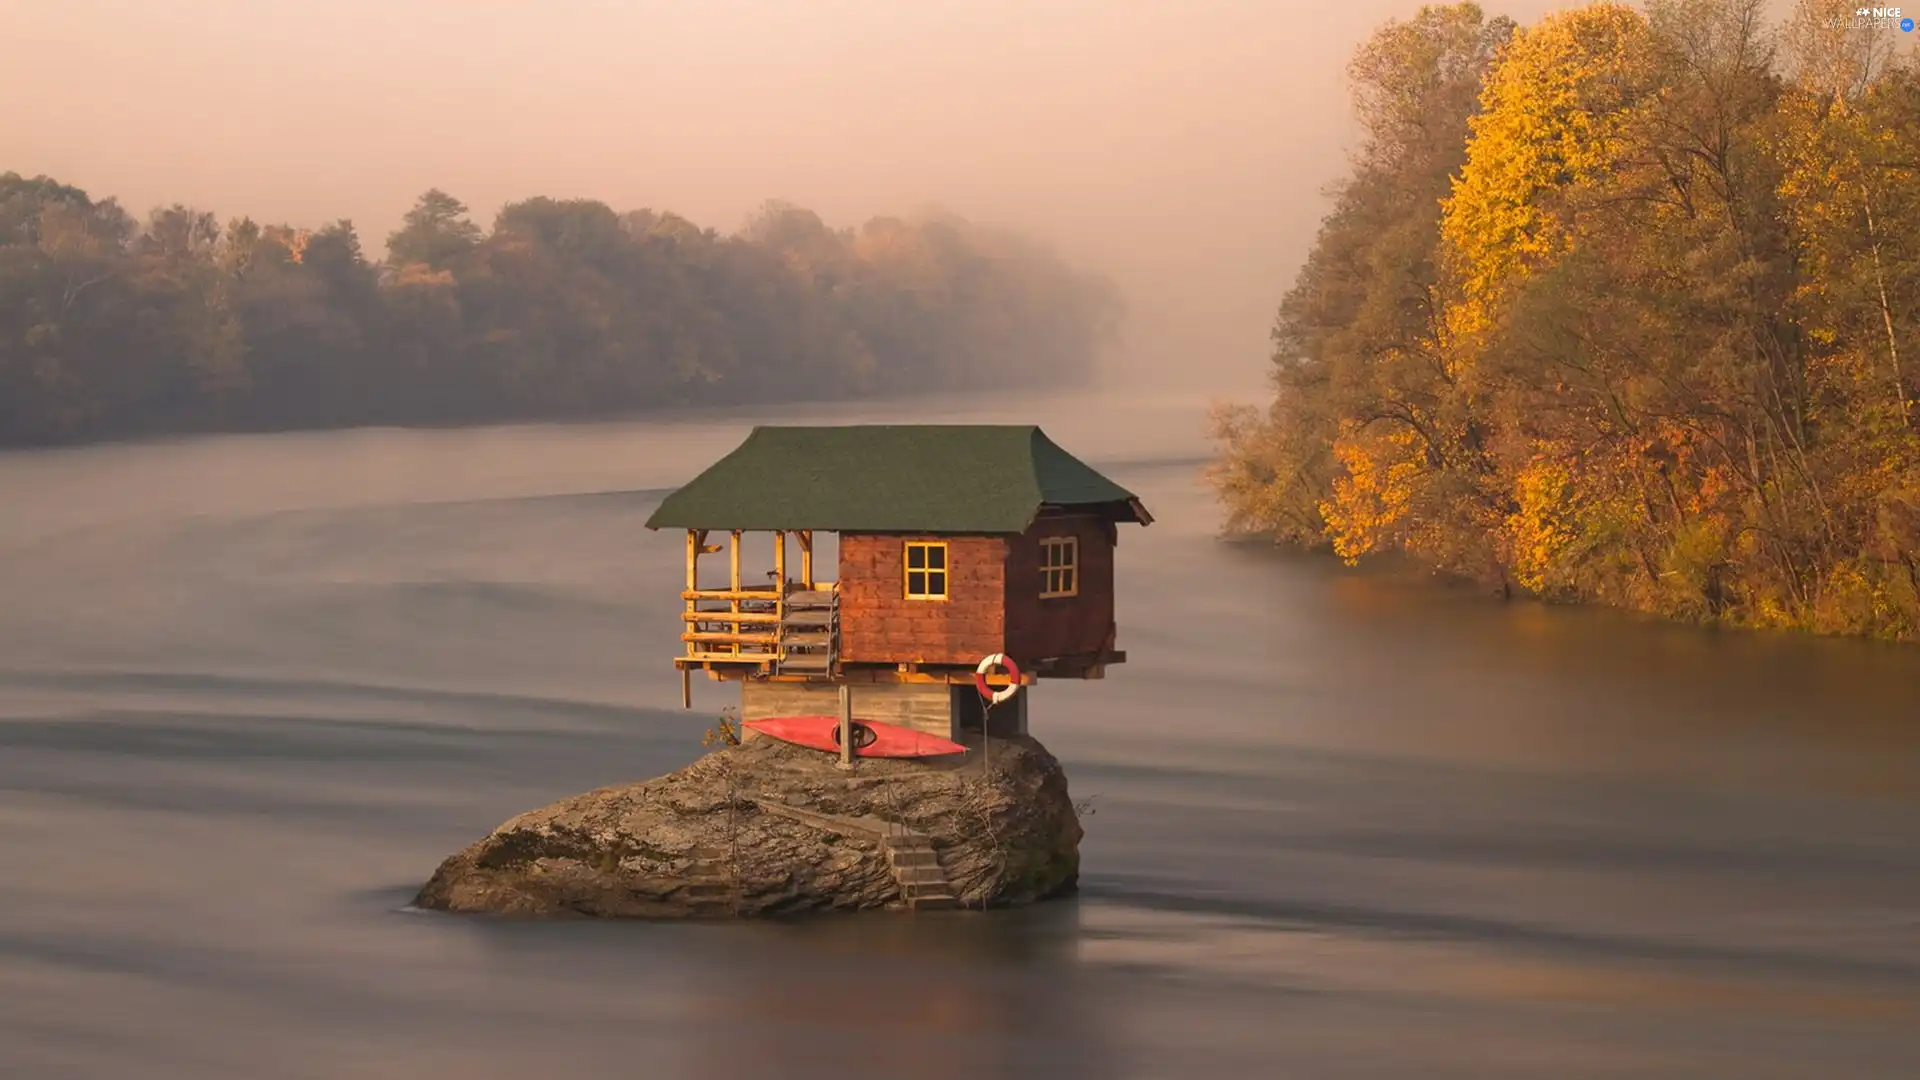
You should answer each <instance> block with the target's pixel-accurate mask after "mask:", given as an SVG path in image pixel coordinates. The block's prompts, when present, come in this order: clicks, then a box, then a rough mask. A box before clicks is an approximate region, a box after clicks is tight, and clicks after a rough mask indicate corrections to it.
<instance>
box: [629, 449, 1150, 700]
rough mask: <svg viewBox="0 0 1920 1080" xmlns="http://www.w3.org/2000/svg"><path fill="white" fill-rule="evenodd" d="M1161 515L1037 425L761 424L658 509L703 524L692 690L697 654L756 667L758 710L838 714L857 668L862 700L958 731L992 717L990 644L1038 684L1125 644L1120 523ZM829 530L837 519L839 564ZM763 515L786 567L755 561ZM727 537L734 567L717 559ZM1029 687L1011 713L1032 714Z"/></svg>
mask: <svg viewBox="0 0 1920 1080" xmlns="http://www.w3.org/2000/svg"><path fill="white" fill-rule="evenodd" d="M1152 520H1153V519H1152V518H1151V517H1150V516H1149V515H1148V514H1147V511H1146V508H1145V507H1143V506H1142V505H1141V504H1140V500H1139V499H1137V498H1135V497H1134V496H1133V494H1132V493H1131V492H1129V491H1127V490H1126V489H1125V488H1122V487H1120V486H1119V485H1118V484H1115V483H1114V482H1113V481H1111V480H1109V479H1107V478H1106V477H1104V476H1102V475H1100V474H1099V473H1098V472H1095V471H1094V470H1093V469H1092V468H1091V467H1089V466H1088V465H1086V464H1085V463H1084V462H1082V461H1080V460H1079V459H1078V458H1075V457H1074V456H1073V455H1071V454H1069V453H1067V452H1066V451H1065V450H1063V449H1061V448H1060V447H1059V446H1058V445H1056V444H1055V443H1054V442H1053V441H1052V440H1051V439H1049V438H1047V436H1046V434H1045V433H1044V432H1042V431H1041V430H1040V429H1039V428H1037V427H1033V426H997V425H996V426H982V425H869V426H854V427H759V428H755V429H754V431H753V433H752V434H751V435H750V436H748V438H747V440H746V442H744V443H743V444H741V445H740V447H739V448H738V449H736V450H734V451H733V452H732V453H730V454H728V455H727V456H726V457H724V458H722V459H720V461H718V462H716V463H715V464H714V465H713V466H712V467H710V468H708V469H707V470H706V471H705V472H703V473H701V474H700V475H699V476H696V477H695V478H694V479H693V480H692V481H690V482H689V483H688V484H687V485H686V486H685V487H682V488H680V489H679V490H677V491H675V492H673V493H672V494H671V495H669V496H668V497H667V498H666V499H665V500H664V501H663V502H662V503H661V504H660V508H659V509H658V510H656V511H655V512H654V514H653V516H652V517H651V518H650V519H648V521H647V527H648V528H649V529H661V528H678V529H685V530H687V547H686V553H687V558H686V564H687V576H686V588H685V590H684V591H683V592H682V593H681V598H682V599H683V600H684V601H685V604H686V607H685V610H684V611H683V612H682V614H681V619H682V621H683V623H684V632H683V633H682V634H681V641H682V642H683V644H684V645H685V649H684V651H683V653H682V655H680V656H677V657H675V658H674V664H675V666H677V667H678V668H679V669H680V671H681V676H682V701H683V704H690V699H691V694H690V690H689V688H688V686H687V684H686V682H685V680H686V679H688V678H690V676H691V673H692V672H693V671H694V670H695V669H702V670H705V671H706V672H707V673H708V674H709V675H710V676H711V677H713V678H717V679H735V680H740V681H741V683H742V688H741V716H742V719H746V720H752V719H757V718H761V717H768V716H782V715H811V714H832V713H833V712H835V711H836V705H835V704H834V702H835V699H837V698H838V696H839V688H840V687H841V686H843V685H844V686H850V687H852V691H851V692H852V694H853V698H854V701H853V710H854V713H855V715H856V716H857V717H859V718H861V719H875V720H884V721H887V722H890V723H901V724H906V725H908V726H912V727H916V728H919V729H921V730H926V731H932V732H935V733H937V734H941V735H944V736H946V737H950V738H957V737H960V735H961V734H963V733H964V732H965V731H967V730H970V729H971V730H978V729H980V728H981V727H982V726H983V723H984V720H983V716H982V709H981V705H980V699H979V696H978V694H977V692H976V691H975V688H974V669H975V667H976V665H978V664H979V663H980V661H981V660H982V658H984V657H986V656H989V655H992V654H994V653H1003V654H1005V655H1007V656H1009V657H1011V658H1012V659H1013V660H1014V661H1015V662H1016V663H1017V664H1018V666H1019V668H1020V672H1021V681H1022V683H1025V684H1031V683H1033V682H1035V681H1036V680H1043V679H1064V678H1072V679H1089V678H1091V679H1097V678H1101V677H1103V676H1104V674H1105V672H1106V669H1107V668H1108V667H1111V666H1112V665H1114V664H1118V663H1122V662H1124V661H1125V660H1126V653H1124V652H1122V651H1121V650H1120V649H1119V648H1118V624H1117V622H1116V620H1115V616H1114V548H1115V546H1116V544H1117V542H1118V539H1119V526H1120V525H1122V524H1127V523H1133V524H1139V525H1146V524H1149V523H1150V522H1151V521H1152ZM821 533H834V534H837V536H838V563H839V566H838V567H837V570H836V573H835V577H834V579H833V580H830V581H828V580H822V579H821V576H820V570H821V567H819V566H817V565H816V564H815V561H814V558H813V553H814V540H815V537H816V536H817V535H818V534H821ZM747 534H770V540H769V541H766V542H764V544H765V546H764V550H765V553H766V555H767V556H770V559H769V561H770V562H771V568H770V570H761V569H758V568H754V569H749V568H748V567H747V566H745V565H744V564H743V560H745V559H747V558H748V550H747V549H748V548H749V547H754V548H758V547H760V546H761V545H760V544H757V543H750V542H749V540H748V539H747ZM722 552H725V553H726V564H725V565H726V576H725V579H724V581H723V582H718V583H716V582H713V581H711V580H708V579H706V578H704V577H703V575H702V570H703V564H702V562H701V557H702V556H703V555H708V556H712V555H719V554H721V553H722ZM712 561H717V560H710V561H709V564H708V565H711V562H712ZM796 562H797V564H798V565H797V566H796V565H795V563H796ZM709 572H711V571H709ZM989 681H990V682H992V683H994V684H996V685H999V686H1005V685H1006V684H1007V679H1006V676H1005V675H1004V674H1002V675H1000V676H998V677H995V678H992V679H990V680H989ZM1027 696H1028V695H1027V694H1026V693H1021V694H1019V695H1017V696H1016V697H1015V698H1014V699H1013V701H1012V702H1011V703H1009V704H1008V705H1005V706H1001V707H999V708H996V709H994V710H992V713H993V716H992V723H991V726H992V729H993V730H994V731H996V732H999V731H1001V730H1009V731H1021V732H1024V730H1025V727H1026V716H1025V703H1026V698H1027Z"/></svg>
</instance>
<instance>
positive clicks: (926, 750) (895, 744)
mask: <svg viewBox="0 0 1920 1080" xmlns="http://www.w3.org/2000/svg"><path fill="white" fill-rule="evenodd" d="M745 726H746V727H750V728H752V729H753V730H755V731H757V732H759V733H760V734H762V735H771V736H773V737H774V738H776V739H781V740H784V741H786V742H790V743H793V744H794V745H796V746H805V747H809V748H811V749H814V750H825V751H827V752H829V753H834V754H837V753H839V752H840V718H839V717H837V716H776V717H771V718H769V719H766V720H749V721H747V722H746V725H745ZM966 752H967V748H966V747H964V746H961V745H960V744H959V743H957V742H954V741H952V740H950V739H943V738H941V737H940V736H938V735H929V734H927V733H926V732H924V731H915V730H914V729H913V728H910V727H901V726H900V725H899V724H883V723H880V722H879V721H877V720H855V721H854V722H853V756H855V757H894V758H902V757H904V758H912V757H940V756H942V755H944V754H964V753H966Z"/></svg>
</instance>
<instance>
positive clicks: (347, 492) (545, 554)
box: [0, 400, 1920, 1080]
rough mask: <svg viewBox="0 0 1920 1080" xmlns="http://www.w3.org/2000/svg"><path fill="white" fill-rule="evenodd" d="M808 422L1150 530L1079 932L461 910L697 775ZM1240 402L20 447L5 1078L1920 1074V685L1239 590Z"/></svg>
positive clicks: (1531, 624)
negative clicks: (979, 470) (984, 457)
mask: <svg viewBox="0 0 1920 1080" xmlns="http://www.w3.org/2000/svg"><path fill="white" fill-rule="evenodd" d="M757 419H779V420H796V419H798V420H810V421H819V420H827V419H846V420H875V419H886V420H892V421H902V420H914V419H945V420H956V419H969V420H1005V421H1012V420H1020V419H1038V420H1039V421H1040V422H1042V423H1043V424H1045V426H1046V427H1047V428H1048V430H1049V432H1050V433H1051V434H1053V435H1054V436H1055V438H1056V439H1057V440H1059V441H1061V442H1062V443H1064V444H1065V445H1066V446H1068V447H1069V448H1070V449H1072V450H1074V451H1075V452H1076V453H1079V454H1080V455H1081V456H1083V457H1085V458H1087V459H1088V460H1090V461H1093V462H1094V463H1096V464H1098V465H1100V466H1101V467H1103V468H1104V469H1106V470H1107V471H1109V472H1110V474H1111V475H1113V476H1114V477H1115V478H1116V479H1118V480H1120V481H1121V482H1122V483H1124V484H1126V485H1127V486H1129V487H1130V488H1132V489H1133V490H1134V491H1136V492H1138V493H1139V494H1140V495H1141V496H1142V497H1143V499H1144V501H1145V502H1146V504H1147V505H1148V507H1149V508H1150V509H1151V510H1152V511H1153V512H1154V514H1155V515H1156V516H1157V518H1158V520H1157V521H1156V523H1155V524H1154V525H1153V526H1151V527H1150V528H1146V529H1137V528H1130V529H1126V530H1124V531H1123V536H1122V541H1121V548H1120V553H1119V554H1120V571H1119V573H1120V582H1119V603H1120V623H1121V638H1122V640H1121V644H1122V647H1123V648H1125V649H1126V650H1127V651H1128V653H1129V662H1128V663H1127V664H1125V665H1123V666H1121V667H1118V668H1116V669H1114V671H1113V672H1112V674H1111V676H1110V677H1109V678H1108V679H1107V680H1105V681H1100V682H1087V683H1076V684H1058V683H1050V684H1046V685H1043V686H1041V687H1039V688H1038V689H1037V691H1036V692H1035V696H1034V699H1033V704H1032V708H1033V727H1034V731H1035V734H1036V735H1038V736H1039V737H1040V738H1041V739H1043V740H1044V741H1046V742H1047V743H1048V745H1049V746H1050V747H1051V748H1052V749H1053V750H1054V752H1055V753H1056V754H1058V755H1059V756H1060V758H1061V759H1062V760H1063V761H1064V762H1065V764H1066V766H1067V769H1068V772H1069V775H1070V777H1071V779H1072V785H1073V790H1074V794H1075V796H1076V797H1078V798H1087V797H1091V798H1092V799H1093V804H1092V805H1093V808H1094V811H1095V812H1094V814H1093V815H1092V816H1091V817H1089V818H1088V819H1087V821H1086V826H1087V839H1086V841H1085V845H1084V848H1083V856H1084V870H1083V877H1082V883H1083V893H1082V895H1081V897H1079V898H1078V899H1076V900H1072V901H1064V902H1059V903H1053V904H1046V905H1041V906H1038V907H1035V908H1032V909H1027V910H1022V911H1014V912H999V913H988V914H986V915H978V914H965V915H954V916H947V915H939V916H919V917H906V916H890V915H880V916H872V917H865V916H860V917H842V918H828V919H813V920H801V921H795V922H790V923H767V924H749V925H649V924H614V923H590V922H573V923H547V924H537V923H516V922H507V921H499V920H491V919H475V918H462V917H451V916H443V915H426V914H419V913H409V912H408V911H406V910H405V908H406V904H407V901H408V900H409V899H410V897H411V896H412V894H413V892H414V890H415V889H416V888H417V887H418V886H419V884H420V883H421V882H422V881H423V880H424V879H425V878H426V877H427V876H428V875H429V874H430V873H431V872H432V870H433V868H434V866H435V865H436V864H437V863H438V861H439V860H440V859H441V858H442V857H443V856H445V855H447V854H449V853H450V852H452V851H454V850H456V849H457V848H459V847H461V846H463V845H465V844H466V843H468V842H470V841H472V840H473V839H475V838H477V837H478V836H480V835H481V834H483V833H484V832H486V831H487V830H488V829H490V828H492V827H493V826H494V825H495V824H497V823H498V822H500V821H501V820H504V819H505V818H507V817H509V816H512V815H513V814H515V813H517V812H519V811H521V810H525V809H529V808H531V807H534V806H538V805H541V804H544V803H546V802H549V801H551V800H553V799H556V798H559V797H561V796H564V795H568V794H572V793H574V792H578V791H581V790H584V789H587V788H589V787H594V786H598V785H602V784H608V783H615V782H620V781H625V780H632V779H639V778H644V777H647V776H651V775H655V774H657V773H660V772H664V771H667V770H669V769H672V768H675V767H677V766H679V765H682V764H685V763H686V762H688V761H690V760H691V759H692V758H694V757H695V756H696V755H698V754H700V753H701V752H702V749H701V746H700V736H701V734H702V733H703V732H704V731H705V730H706V728H707V727H708V726H709V725H710V723H711V718H712V716H713V714H714V712H715V711H716V710H717V709H718V708H719V707H720V706H721V705H723V704H726V703H727V702H726V699H725V697H724V696H723V693H722V689H721V688H719V687H716V686H711V685H708V684H705V683H697V684H696V702H695V704H696V708H695V710H694V711H693V712H692V713H687V712H682V711H681V710H680V709H679V708H678V694H679V685H678V680H677V678H676V677H675V675H674V674H673V670H672V667H671V665H670V664H669V662H668V658H669V656H670V655H671V654H672V652H673V651H674V649H675V647H676V644H677V643H676V642H675V640H674V635H675V634H677V632H678V622H677V620H676V617H675V611H676V608H677V604H678V601H677V599H676V593H677V591H678V589H679V587H680V586H679V582H680V575H681V563H680V560H681V557H682V555H681V552H682V545H683V542H682V538H681V537H680V536H678V535H670V534H667V533H660V534H650V533H648V532H646V531H645V529H644V528H642V522H643V521H644V520H645V518H646V516H647V514H648V513H649V512H650V511H651V509H652V507H653V505H654V504H655V502H656V501H657V500H658V498H659V496H660V494H661V492H662V491H663V489H668V488H670V487H672V486H673V485H675V484H677V483H679V482H681V481H684V480H685V479H686V478H687V477H689V476H690V475H691V474H692V473H693V472H695V471H697V470H698V469H699V468H700V467H702V466H704V465H705V464H706V463H707V462H709V461H711V460H712V459H714V458H716V457H718V456H719V455H720V454H722V453H724V452H725V451H726V450H727V449H729V448H730V447H731V446H732V445H733V444H735V443H736V442H737V441H738V439H739V438H741V437H742V436H743V435H744V433H745V431H746V429H747V427H748V426H749V424H750V423H752V422H754V421H755V420H757ZM1205 451H1206V446H1205V444H1204V442H1203V440H1202V437H1201V411H1200V403H1198V402H1188V401H1180V400H1158V401H1149V402H1124V401H1067V400H1063V401H1055V402H1042V403H1039V404H1036V405H1034V406H1033V407H1031V408H1029V409H1026V410H1023V411H1022V412H1021V414H1020V415H1019V416H1013V415H1010V414H1006V413H1004V412H999V413H996V412H995V411H994V410H992V409H989V408H986V407H984V406H978V407H971V408H968V407H962V408H961V409H960V410H959V411H957V412H956V411H954V410H953V409H949V410H948V411H946V412H943V413H941V414H940V415H938V416H937V417H936V416H934V415H933V414H931V413H928V414H926V415H925V416H916V415H914V411H913V410H911V409H904V410H903V409H894V410H890V411H888V412H887V413H886V414H885V416H884V417H882V416H880V415H879V414H877V413H861V412H859V411H856V410H832V409H813V410H807V411H804V412H801V413H790V414H786V415H783V416H781V417H772V416H767V417H753V416H747V415H743V414H718V415H707V416H702V417H700V418H697V419H691V420H682V421H676V422H672V423H660V422H635V423H621V424H605V425H588V426H566V427H537V426H536V427H515V428H493V429H482V430H466V431H447V432H398V431H359V432H333V433H323V434H294V435H277V436H260V437H237V438H215V439H200V440H190V441H185V442H177V443H165V444H147V445H127V446H106V447H95V448H85V449H71V450H58V451H51V452H27V453H14V454H8V455H4V456H0V1077H6V1078H8V1080H14V1078H20V1080H38V1078H43V1077H44V1078H58V1077H88V1078H93V1077H99V1078H116V1080H118V1078H125V1077H140V1078H142V1080H163V1078H174V1077H178V1078H183V1080H184V1078H193V1080H212V1078H227V1077H232V1078H246V1080H275V1078H282V1077H287V1078H292V1077H302V1078H307V1077H311V1078H367V1080H382V1078H387V1077H395V1078H401V1077H404V1078H406V1080H427V1078H437V1077H461V1078H463V1080H482V1078H493V1077H502V1078H504V1077H527V1076H541V1075H567V1076H580V1077H585V1076H646V1077H669V1078H671V1077H689V1078H710V1080H713V1078H730V1077H755V1078H761V1077H832V1078H836V1080H847V1078H865V1077H886V1078H889V1080H903V1078H912V1080H918V1078H926V1080H944V1078H948V1077H952V1078H967V1080H982V1078H986V1077H1048V1078H1061V1080H1074V1078H1081V1077H1087V1078H1096V1077H1098V1078H1104V1077H1165V1078H1170V1080H1191V1078H1205V1077H1232V1078H1236V1080H1242V1078H1265V1077H1419V1078H1431V1077H1456V1076H1457V1077H1475V1078H1481V1077H1544V1076H1552V1077H1555V1078H1556V1080H1565V1078H1571V1077H1626V1076H1633V1077H1647V1076H1663V1077H1664V1076H1672V1077H1738V1078H1740V1080H1760V1078H1769V1077H1820V1078H1834V1077H1881V1076H1884V1077H1912V1076H1914V1075H1916V1074H1920V649H1910V648H1909V649H1901V648H1887V647H1875V646H1870V645H1865V644H1860V643H1854V642H1835V641H1814V640H1805V639H1799V638H1786V637H1770V636H1760V635H1746V634H1732V633H1727V634H1714V633H1707V632H1702V631H1698V630H1693V629H1686V628H1675V627H1668V626H1661V625H1654V624H1649V623H1644V622H1640V621H1637V620H1633V619H1629V618H1624V617H1620V616H1616V615H1612V614H1608V613H1602V612H1589V611H1566V610H1550V609H1544V608H1540V607H1536V606H1532V605H1526V604H1514V605H1500V604H1497V603H1494V602H1491V601H1489V600H1486V599H1484V598H1482V597H1479V596H1476V595H1472V594H1470V593H1464V592H1459V591H1452V590H1448V589H1444V588H1441V587H1438V586H1433V585H1429V584H1426V583H1422V582H1409V581H1405V580H1402V579H1399V578H1395V577H1392V576H1388V575H1382V574H1368V573H1358V572H1351V571H1346V570H1343V569H1342V568H1340V567H1338V566H1335V565H1332V564H1330V563H1328V562H1325V561H1321V560H1316V559H1305V558H1289V557H1284V556H1281V555H1277V554H1275V553H1272V552H1265V551H1253V550H1246V549H1242V548H1235V547H1231V546H1227V545H1223V544H1221V543H1219V542H1217V541H1216V540H1215V539H1214V532H1215V529H1216V523H1217V513H1216V512H1215V510H1214V508H1213V507H1212V505H1211V504H1210V502H1209V499H1208V496H1207V494H1206V493H1205V492H1204V491H1203V490H1202V488H1201V487H1200V485H1199V483H1198V472H1199V468H1200V459H1201V457H1202V456H1203V455H1204V453H1205Z"/></svg>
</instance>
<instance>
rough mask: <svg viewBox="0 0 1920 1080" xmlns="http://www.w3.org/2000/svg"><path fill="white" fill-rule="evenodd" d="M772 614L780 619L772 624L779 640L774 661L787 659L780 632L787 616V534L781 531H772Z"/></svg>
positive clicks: (784, 643) (774, 652)
mask: <svg viewBox="0 0 1920 1080" xmlns="http://www.w3.org/2000/svg"><path fill="white" fill-rule="evenodd" d="M773 613H774V614H775V615H777V616H779V617H780V621H779V622H776V623H774V624H773V625H774V637H776V638H778V639H780V640H779V642H778V643H777V644H775V645H774V647H773V655H774V659H775V660H785V659H786V658H787V645H786V640H785V638H786V634H785V632H783V631H782V630H780V625H781V623H783V622H785V621H786V614H787V534H786V531H785V530H783V529H775V530H773Z"/></svg>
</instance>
